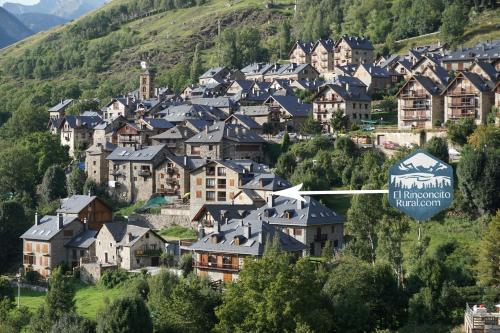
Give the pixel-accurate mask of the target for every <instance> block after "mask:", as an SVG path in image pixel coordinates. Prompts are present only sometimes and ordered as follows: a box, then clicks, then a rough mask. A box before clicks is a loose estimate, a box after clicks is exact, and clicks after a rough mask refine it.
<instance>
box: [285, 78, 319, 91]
mask: <svg viewBox="0 0 500 333" xmlns="http://www.w3.org/2000/svg"><path fill="white" fill-rule="evenodd" d="M324 83H325V82H324V81H321V80H314V81H308V80H296V81H293V83H292V85H291V86H292V87H297V88H299V89H303V90H310V91H314V90H317V89H318V88H319V87H321V86H322V85H323V84H324Z"/></svg>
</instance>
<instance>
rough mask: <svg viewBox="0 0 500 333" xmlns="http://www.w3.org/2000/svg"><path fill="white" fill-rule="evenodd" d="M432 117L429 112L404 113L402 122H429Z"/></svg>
mask: <svg viewBox="0 0 500 333" xmlns="http://www.w3.org/2000/svg"><path fill="white" fill-rule="evenodd" d="M430 118H431V115H430V113H428V112H403V113H402V114H401V119H402V120H427V119H430Z"/></svg>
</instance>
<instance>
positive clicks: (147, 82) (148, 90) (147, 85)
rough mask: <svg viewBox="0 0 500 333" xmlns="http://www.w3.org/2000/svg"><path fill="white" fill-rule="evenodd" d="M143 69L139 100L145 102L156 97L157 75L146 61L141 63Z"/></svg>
mask: <svg viewBox="0 0 500 333" xmlns="http://www.w3.org/2000/svg"><path fill="white" fill-rule="evenodd" d="M141 68H142V72H141V74H140V75H139V80H140V82H139V98H140V100H142V101H143V100H147V99H151V98H153V97H154V96H155V73H154V72H153V71H152V70H151V69H149V67H148V64H147V63H146V62H145V61H143V62H141Z"/></svg>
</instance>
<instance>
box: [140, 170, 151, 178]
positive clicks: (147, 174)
mask: <svg viewBox="0 0 500 333" xmlns="http://www.w3.org/2000/svg"><path fill="white" fill-rule="evenodd" d="M138 175H139V176H141V177H144V178H146V177H151V171H150V170H149V169H142V170H139V172H138Z"/></svg>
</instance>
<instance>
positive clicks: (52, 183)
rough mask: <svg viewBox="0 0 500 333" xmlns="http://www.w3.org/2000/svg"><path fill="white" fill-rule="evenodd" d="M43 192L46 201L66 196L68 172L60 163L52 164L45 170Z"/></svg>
mask: <svg viewBox="0 0 500 333" xmlns="http://www.w3.org/2000/svg"><path fill="white" fill-rule="evenodd" d="M41 192H42V199H43V201H45V202H51V201H53V200H56V199H59V198H65V197H66V195H67V191H66V174H65V173H64V170H63V169H62V168H61V167H60V166H59V165H52V166H50V167H49V168H48V169H47V171H45V174H44V175H43V181H42V188H41Z"/></svg>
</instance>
